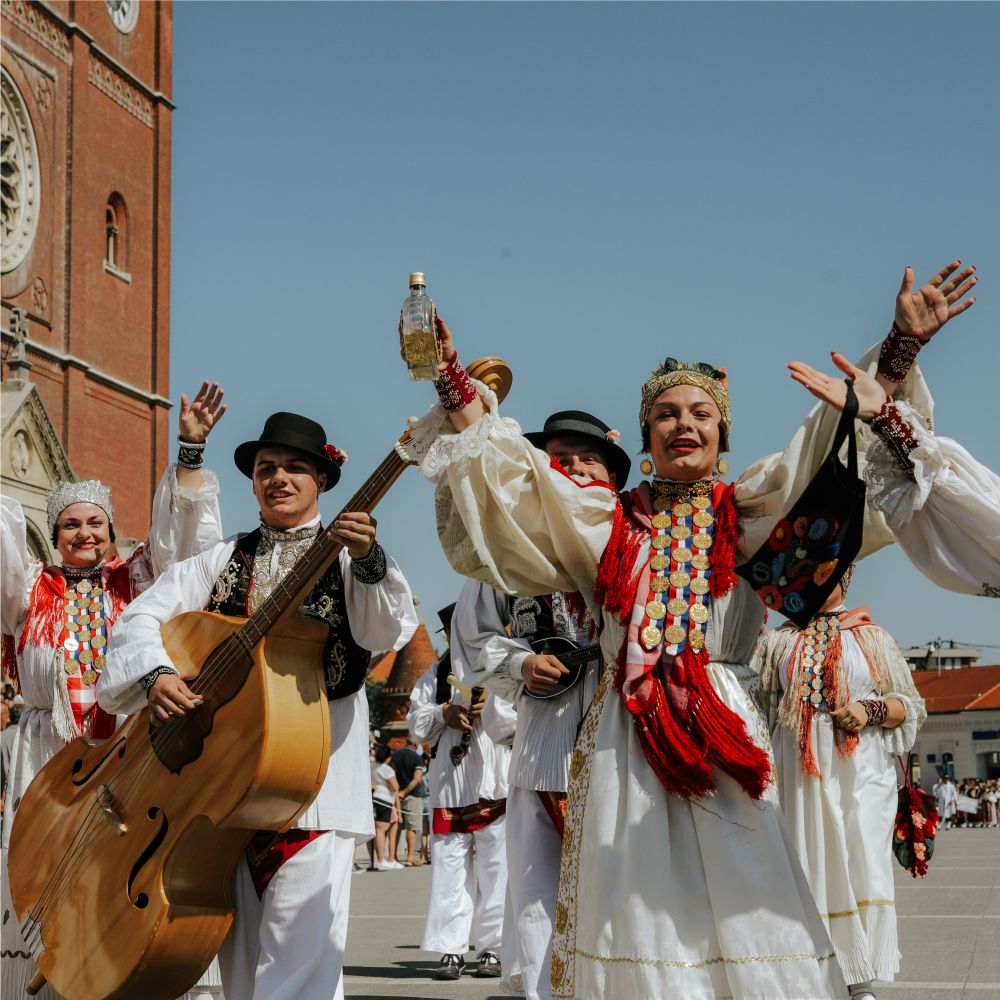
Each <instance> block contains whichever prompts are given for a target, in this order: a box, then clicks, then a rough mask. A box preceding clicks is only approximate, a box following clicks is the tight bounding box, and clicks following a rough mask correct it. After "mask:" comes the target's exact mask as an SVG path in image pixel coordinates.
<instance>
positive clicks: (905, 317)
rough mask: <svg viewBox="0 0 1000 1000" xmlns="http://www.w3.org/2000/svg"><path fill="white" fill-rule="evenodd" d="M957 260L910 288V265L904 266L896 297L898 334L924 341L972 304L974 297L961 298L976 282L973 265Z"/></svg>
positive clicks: (911, 280) (911, 272)
mask: <svg viewBox="0 0 1000 1000" xmlns="http://www.w3.org/2000/svg"><path fill="white" fill-rule="evenodd" d="M961 264H962V262H961V261H960V260H953V261H952V262H951V263H950V264H946V265H945V266H944V267H942V268H941V270H940V271H938V273H937V274H935V275H934V277H933V278H931V280H930V281H928V282H927V283H926V284H924V285H921V286H920V287H919V288H918V289H917V290H916V291H914V290H913V268H912V267H910V265H909V264H907V265H906V267H905V268H904V269H903V283H902V284H901V285H900V286H899V294H898V295H897V296H896V326H897V327H898V328H899V331H900V333H907V334H911V335H913V336H915V337H919V338H920V339H921V340H922V341H923V342H924V343H925V344H926V343H927V341H928V340H930V339H931V337H933V336H934V334H935V333H937V332H938V330H940V329H941V327H943V326H944V325H945V323H947V322H948V320H950V319H954V318H955V317H956V316H958V315H959V314H960V313H963V312H965V310H966V309H969V308H971V307H972V306H973V305H974V304H975V301H976V299H975V296H973V297H972V298H970V299H965V301H964V302H962V301H960V300H961V299H963V298H964V297H965V296H966V295H967V294H968V293H969V292H970V291H971V290H972V289H973V288H974V287H975V286H976V285H977V284H978V282H979V278H976V277H973V274H974V273H975V270H976V269H975V267H973V266H969V267H965V268H963V269H962V270H961V271H959V272H958V274H955V272H956V271H957V270H958V268H959V267H960V266H961Z"/></svg>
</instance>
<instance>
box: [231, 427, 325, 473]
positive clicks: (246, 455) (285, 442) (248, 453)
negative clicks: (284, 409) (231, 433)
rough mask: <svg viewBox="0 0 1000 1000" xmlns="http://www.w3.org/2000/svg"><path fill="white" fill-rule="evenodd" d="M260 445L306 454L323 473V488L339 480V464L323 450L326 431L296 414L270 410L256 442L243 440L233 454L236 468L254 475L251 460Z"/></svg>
mask: <svg viewBox="0 0 1000 1000" xmlns="http://www.w3.org/2000/svg"><path fill="white" fill-rule="evenodd" d="M261 448H294V449H295V450H296V451H301V452H303V453H304V454H306V455H308V456H309V457H310V458H311V459H312V460H313V461H314V462H315V463H316V466H317V468H318V470H319V471H320V472H322V473H325V475H326V488H327V489H328V490H330V489H333V487H334V486H335V485H336V484H337V480H338V479H340V465H339V464H338V463H337V462H335V461H334V460H333V459H332V458H330V456H329V455H328V454H327V452H326V431H325V430H323V428H322V427H321V426H320V425H319V424H318V423H316V421H315V420H310V419H309V418H308V417H303V416H300V415H299V414H298V413H272V414H271V415H270V416H269V417H268V418H267V420H266V421H265V422H264V429H263V430H262V431H261V432H260V438H259V439H258V440H256V441H244V442H243V444H241V445H240V446H239V447H238V448H237V449H236V451H235V453H234V454H233V459H234V460H235V462H236V468H237V469H239V470H240V472H242V473H243V475H244V476H246V477H247V478H248V479H252V478H253V463H254V459H255V458H256V457H257V452H258V451H260V449H261Z"/></svg>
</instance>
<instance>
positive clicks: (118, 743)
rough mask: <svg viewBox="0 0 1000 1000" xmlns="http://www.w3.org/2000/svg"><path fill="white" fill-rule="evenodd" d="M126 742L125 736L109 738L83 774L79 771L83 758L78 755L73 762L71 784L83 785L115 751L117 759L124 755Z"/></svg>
mask: <svg viewBox="0 0 1000 1000" xmlns="http://www.w3.org/2000/svg"><path fill="white" fill-rule="evenodd" d="M125 750H126V743H125V737H124V736H122V737H119V738H118V739H117V740H115V739H112V740H109V741H108V743H107V746H106V748H105V752H104V753H103V754H102V755H101V756H100V757H99V758H98V759H97V760H96V761H95V762H94V764H93V766H92V767H91V769H90V770H89V771H87V772H86V773H84V774H81V773H80V772H81V771H82V770H83V758H82V757H78V758H77V759H76V760H75V761H74V762H73V784H74V785H77V786H79V785H85V784H86V783H87V782H88V781H90V779H91V778H92V777H93V776H94V775H95V774H96V773H97V772H98V771H99V770H100V769H101V766H102V765H103V764H104V762H105V761H107V760H109V759H110V758H111V757H113V756H114V755H115V754H116V753H117V754H118V758H119V760H120V759H121V758H122V757H124V756H125Z"/></svg>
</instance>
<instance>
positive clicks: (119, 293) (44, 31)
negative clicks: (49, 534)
mask: <svg viewBox="0 0 1000 1000" xmlns="http://www.w3.org/2000/svg"><path fill="white" fill-rule="evenodd" d="M2 29H3V60H2V61H3V73H2V88H3V117H2V196H3V197H2V203H3V267H2V272H3V273H2V300H3V308H2V327H3V360H4V362H5V363H4V365H3V366H2V367H3V372H4V393H3V402H4V411H5V412H4V415H3V427H4V432H3V433H4V455H3V467H2V474H3V487H4V492H7V493H11V494H13V495H15V496H16V497H17V498H18V499H19V500H21V502H22V504H23V505H24V506H25V511H26V513H27V514H28V516H29V520H30V521H32V522H35V525H34V526H35V527H36V528H37V527H39V526H38V524H37V520H38V516H37V511H38V510H39V509H42V508H40V507H39V504H38V498H39V497H38V495H39V494H41V493H42V492H43V487H45V486H46V485H47V480H48V479H51V478H52V476H53V475H54V473H53V470H52V468H49V466H53V467H58V466H59V461H57V460H55V459H54V457H53V454H52V452H53V448H54V447H55V446H54V445H53V443H52V442H53V439H54V440H55V442H56V444H58V445H61V448H62V449H63V452H64V454H63V456H62V459H61V461H62V465H63V466H65V464H66V460H68V464H69V466H70V467H71V468H72V471H73V473H75V474H76V475H77V476H79V477H81V478H95V477H96V478H100V479H102V480H104V482H105V483H107V484H108V485H110V486H111V488H112V491H113V496H114V501H115V506H116V508H117V510H118V512H119V514H118V516H117V517H116V519H115V521H116V524H115V526H116V529H117V530H118V533H119V536H124V537H129V536H131V537H138V538H144V537H145V532H146V529H147V527H148V517H149V511H150V505H151V502H152V496H153V491H154V489H155V486H156V482H157V480H158V478H159V475H160V474H161V473H162V470H163V468H164V466H165V465H166V463H167V462H168V460H169V458H170V455H171V452H172V445H171V434H170V423H171V421H170V414H169V407H170V403H169V400H168V395H169V381H168V380H169V371H168V366H169V330H170V314H169V291H170V259H169V258H170V145H171V112H172V110H173V104H172V103H171V101H170V94H171V75H172V60H173V7H172V4H171V2H170V0H96V2H95V0H47V2H45V3H33V2H30V0H2ZM28 396H33V397H34V398H35V404H34V406H35V411H37V412H35V413H34V416H33V417H32V419H31V420H30V421H28V423H27V424H25V426H24V427H21V428H15V427H14V425H13V423H12V420H13V417H14V414H13V413H12V412H11V407H12V406H13V407H14V408H15V409H16V408H17V407H20V406H22V404H23V403H24V402H25V400H26V399H27V397H28ZM39 404H40V405H39ZM39 413H41V414H42V416H41V417H39V415H38V414H39ZM46 418H47V424H48V431H46V430H45V428H43V427H41V425H42V424H44V423H46ZM26 419H27V418H26ZM16 434H21V435H22V437H21V438H19V439H18V440H16V441H15V435H16ZM46 434H48V439H49V440H46ZM57 457H58V456H57ZM32 463H34V465H33V464H32ZM42 506H43V505H42ZM42 516H44V515H42ZM42 527H43V528H44V521H43V524H42ZM43 534H44V531H43Z"/></svg>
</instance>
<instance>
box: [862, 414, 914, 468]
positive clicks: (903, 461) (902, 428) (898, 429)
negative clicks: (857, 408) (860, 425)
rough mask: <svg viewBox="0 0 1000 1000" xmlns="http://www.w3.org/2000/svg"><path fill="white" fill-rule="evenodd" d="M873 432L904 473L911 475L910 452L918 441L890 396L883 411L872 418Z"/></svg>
mask: <svg viewBox="0 0 1000 1000" xmlns="http://www.w3.org/2000/svg"><path fill="white" fill-rule="evenodd" d="M872 430H873V431H874V432H875V433H876V434H877V435H878V436H879V437H880V438H881V439H882V440H883V441H884V442H885V445H886V447H887V448H888V449H889V451H891V452H892V455H893V458H895V459H896V463H897V464H898V465H899V467H900V468H901V469H902V470H903V472H905V473H911V472H912V471H913V463H912V462H911V461H910V452H911V451H913V449H914V448H916V446H917V440H916V438H915V437H914V436H913V428H912V427H911V426H910V425H909V424H908V423H907V422H906V420H905V418H904V417H903V414H902V413H900V412H899V408H898V407H897V406H896V404H895V403H894V402H893V401H892V399H890V398H889V397H888V396H887V397H886V400H885V402H884V403H883V404H882V409H881V410H879V411H878V413H877V414H876V415H875V416H874V417H872Z"/></svg>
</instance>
